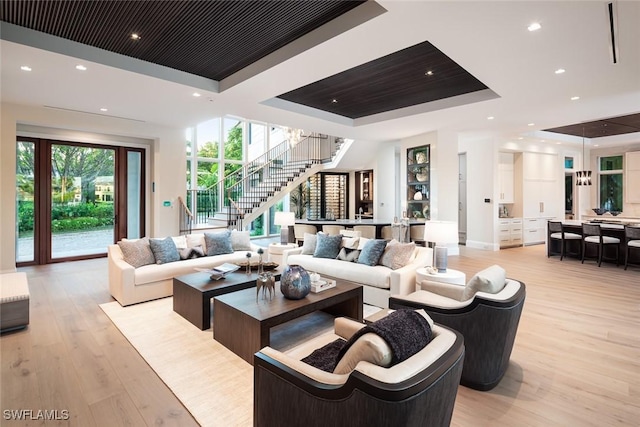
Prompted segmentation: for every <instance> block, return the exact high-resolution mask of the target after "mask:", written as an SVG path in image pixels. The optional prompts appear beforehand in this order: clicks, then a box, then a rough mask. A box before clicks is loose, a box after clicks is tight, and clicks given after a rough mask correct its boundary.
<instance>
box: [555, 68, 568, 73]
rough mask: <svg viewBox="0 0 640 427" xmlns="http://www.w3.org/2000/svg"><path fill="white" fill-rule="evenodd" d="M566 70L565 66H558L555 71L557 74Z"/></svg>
mask: <svg viewBox="0 0 640 427" xmlns="http://www.w3.org/2000/svg"><path fill="white" fill-rule="evenodd" d="M565 71H566V70H565V69H564V68H558V69H557V70H556V71H555V73H556V74H563V73H564V72H565Z"/></svg>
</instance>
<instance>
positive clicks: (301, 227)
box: [293, 224, 318, 246]
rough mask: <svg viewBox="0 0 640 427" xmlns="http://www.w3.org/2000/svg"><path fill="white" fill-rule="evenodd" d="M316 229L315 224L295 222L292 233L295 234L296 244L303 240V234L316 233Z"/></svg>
mask: <svg viewBox="0 0 640 427" xmlns="http://www.w3.org/2000/svg"><path fill="white" fill-rule="evenodd" d="M317 232H318V229H317V228H316V226H315V225H310V224H295V225H294V226H293V233H294V235H295V239H296V244H297V245H298V246H300V244H301V243H303V242H304V234H305V233H308V234H316V233H317Z"/></svg>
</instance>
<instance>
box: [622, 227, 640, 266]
mask: <svg viewBox="0 0 640 427" xmlns="http://www.w3.org/2000/svg"><path fill="white" fill-rule="evenodd" d="M624 237H625V240H626V241H627V245H626V253H625V255H626V256H625V257H624V269H625V270H626V269H627V267H628V266H629V264H638V263H635V262H629V257H630V256H631V251H632V250H636V251H637V250H640V227H629V226H626V227H625V228H624Z"/></svg>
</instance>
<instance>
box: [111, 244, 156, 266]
mask: <svg viewBox="0 0 640 427" xmlns="http://www.w3.org/2000/svg"><path fill="white" fill-rule="evenodd" d="M118 246H119V247H120V250H121V251H122V257H123V259H124V261H125V262H126V263H127V264H130V265H132V266H133V267H134V268H138V267H142V266H143V265H149V264H155V263H156V259H155V258H154V256H153V252H151V247H150V246H149V238H148V237H143V238H142V239H136V240H128V239H123V240H121V241H119V242H118Z"/></svg>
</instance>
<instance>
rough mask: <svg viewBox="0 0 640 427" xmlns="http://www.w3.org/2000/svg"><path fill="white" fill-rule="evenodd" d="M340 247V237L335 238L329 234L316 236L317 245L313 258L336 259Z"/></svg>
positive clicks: (339, 235) (338, 235)
mask: <svg viewBox="0 0 640 427" xmlns="http://www.w3.org/2000/svg"><path fill="white" fill-rule="evenodd" d="M341 246H342V235H341V234H337V235H335V236H332V235H329V234H318V243H317V244H316V250H315V252H313V256H314V257H315V258H331V259H336V257H337V256H338V253H339V252H340V247H341Z"/></svg>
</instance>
